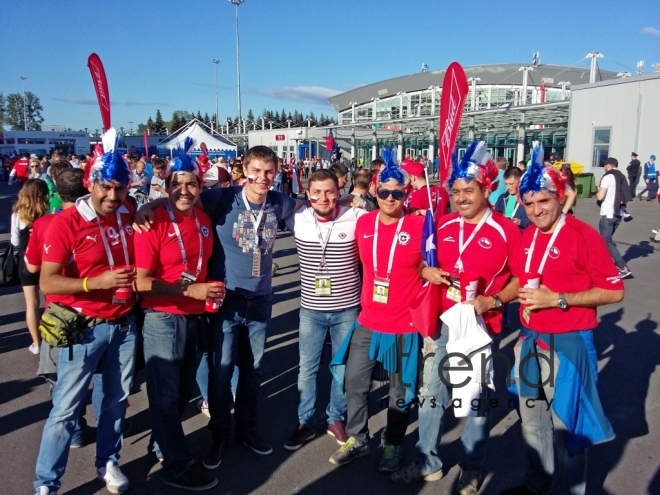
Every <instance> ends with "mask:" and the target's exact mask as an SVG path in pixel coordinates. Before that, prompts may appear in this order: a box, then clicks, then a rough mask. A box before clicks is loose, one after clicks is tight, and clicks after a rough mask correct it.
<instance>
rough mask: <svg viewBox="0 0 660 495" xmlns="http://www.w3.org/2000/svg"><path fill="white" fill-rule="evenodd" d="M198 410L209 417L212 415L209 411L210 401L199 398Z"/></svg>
mask: <svg viewBox="0 0 660 495" xmlns="http://www.w3.org/2000/svg"><path fill="white" fill-rule="evenodd" d="M197 410H198V411H199V412H201V413H202V414H203V415H204V416H206V417H207V418H210V417H211V413H210V412H209V403H208V401H205V400H204V399H199V400H198V401H197Z"/></svg>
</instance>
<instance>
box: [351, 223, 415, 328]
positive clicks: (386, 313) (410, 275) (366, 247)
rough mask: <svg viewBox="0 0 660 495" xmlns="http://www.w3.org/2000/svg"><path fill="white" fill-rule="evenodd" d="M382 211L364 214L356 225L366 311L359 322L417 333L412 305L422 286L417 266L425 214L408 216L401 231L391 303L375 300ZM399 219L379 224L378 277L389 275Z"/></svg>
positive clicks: (363, 310) (391, 288)
mask: <svg viewBox="0 0 660 495" xmlns="http://www.w3.org/2000/svg"><path fill="white" fill-rule="evenodd" d="M378 213H379V212H378V211H372V212H370V213H367V214H366V215H362V216H361V217H360V218H359V220H358V221H357V225H356V227H355V237H356V239H357V243H358V251H359V253H360V261H361V262H362V265H363V268H364V280H363V283H362V295H361V298H360V300H361V304H362V310H361V311H360V315H359V316H358V322H359V323H360V324H361V325H363V326H365V327H366V328H369V329H370V330H377V331H379V332H384V333H409V332H415V331H416V330H415V328H413V327H412V319H411V317H410V304H411V303H412V301H413V299H414V298H415V297H416V296H417V294H418V292H419V290H420V289H421V287H422V280H421V279H420V278H419V275H418V272H417V268H418V267H419V264H420V263H421V262H422V254H421V246H422V226H423V225H424V217H421V216H419V215H406V216H405V217H404V220H403V225H402V226H401V232H399V240H398V243H397V246H396V250H395V252H394V260H393V263H392V274H391V276H390V285H389V294H388V298H387V303H386V304H384V303H380V302H375V301H374V300H373V297H374V279H375V276H374V263H373V251H372V250H373V242H374V225H375V223H374V222H375V220H376V218H377V216H378ZM396 227H397V222H395V223H393V224H391V225H384V224H383V223H382V222H381V223H380V225H379V227H378V245H377V246H376V247H377V250H376V254H377V256H378V277H379V278H385V277H386V275H387V265H388V261H389V258H390V250H391V248H392V241H393V240H394V234H395V233H396Z"/></svg>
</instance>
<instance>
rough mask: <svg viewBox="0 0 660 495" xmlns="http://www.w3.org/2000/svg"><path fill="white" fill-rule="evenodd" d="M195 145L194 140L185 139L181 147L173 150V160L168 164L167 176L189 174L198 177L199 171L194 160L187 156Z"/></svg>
mask: <svg viewBox="0 0 660 495" xmlns="http://www.w3.org/2000/svg"><path fill="white" fill-rule="evenodd" d="M194 144H195V140H194V139H193V138H191V137H187V138H186V140H185V141H184V143H183V148H182V147H177V148H176V149H175V150H174V153H173V155H174V157H173V160H172V161H171V162H170V166H169V169H168V170H167V175H170V174H172V173H175V172H190V173H193V174H195V175H199V170H198V168H197V162H195V159H194V158H193V157H192V156H190V155H189V154H188V151H189V150H190V149H191V148H192V147H193V145H194Z"/></svg>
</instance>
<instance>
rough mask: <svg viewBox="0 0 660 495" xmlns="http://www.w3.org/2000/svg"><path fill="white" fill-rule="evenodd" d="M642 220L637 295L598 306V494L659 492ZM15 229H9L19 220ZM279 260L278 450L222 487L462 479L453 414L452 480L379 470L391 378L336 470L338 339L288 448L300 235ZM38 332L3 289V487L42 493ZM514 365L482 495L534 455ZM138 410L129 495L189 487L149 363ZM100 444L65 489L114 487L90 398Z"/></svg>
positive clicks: (304, 490)
mask: <svg viewBox="0 0 660 495" xmlns="http://www.w3.org/2000/svg"><path fill="white" fill-rule="evenodd" d="M15 194H16V186H14V187H8V186H7V185H6V183H4V182H2V183H0V224H5V225H7V226H8V225H9V215H10V208H11V203H12V202H13V201H14V199H15ZM629 206H630V207H629V211H630V212H631V213H632V215H633V216H634V220H633V221H632V222H630V223H626V224H623V225H622V226H621V227H620V229H619V231H618V232H617V233H616V234H615V241H616V242H617V244H618V246H619V249H620V251H621V252H622V253H623V256H624V258H625V259H626V260H627V261H628V265H629V267H630V268H631V269H632V271H633V273H634V278H632V279H629V280H626V282H625V285H626V297H625V299H624V301H623V302H622V303H620V304H615V305H610V306H606V307H602V308H600V309H599V317H600V321H601V324H600V326H599V328H598V331H597V332H596V335H595V342H596V347H597V351H598V359H599V369H600V381H599V389H600V391H601V397H602V399H603V403H604V407H605V411H606V412H607V414H608V417H609V418H610V421H611V422H612V424H613V426H614V429H615V431H616V434H617V436H616V439H615V440H613V441H611V442H608V443H605V444H602V445H597V446H594V447H592V448H591V449H590V451H589V467H588V488H587V493H589V494H592V493H593V494H611V495H619V494H635V495H636V494H645V493H649V494H660V468H659V466H660V449H659V448H658V444H659V443H660V436H659V435H658V432H659V431H660V379H659V377H658V374H656V369H657V367H658V365H660V331H659V330H658V321H659V313H660V309H659V308H658V291H659V289H660V285H659V284H658V276H659V275H660V267H659V266H658V262H660V245H656V244H653V243H651V242H649V240H648V237H649V235H650V231H651V229H652V228H658V227H660V205H659V204H658V203H657V202H649V203H647V202H638V201H635V202H634V203H632V204H631V205H629ZM577 216H578V217H579V218H582V219H584V220H585V221H587V222H589V223H590V224H591V225H594V226H596V225H597V222H598V208H597V207H596V205H595V200H593V199H581V200H579V202H578V207H577ZM7 228H8V227H7ZM8 240H9V234H8V232H7V229H5V230H4V231H2V232H0V247H3V246H4V245H6V242H8ZM275 261H276V262H277V263H278V264H279V265H280V269H279V271H278V272H277V274H276V276H275V277H274V279H273V282H274V284H273V285H274V291H275V295H274V302H275V304H274V308H273V320H272V324H271V328H270V332H269V336H268V343H267V349H266V354H265V357H264V377H265V379H264V381H263V384H262V390H261V397H260V406H259V431H260V432H261V434H262V435H263V437H264V438H265V439H266V440H268V441H269V442H270V443H271V444H272V445H273V447H274V452H273V454H271V455H270V456H265V457H263V456H260V455H257V454H255V453H253V452H252V451H250V450H248V449H247V448H246V447H243V446H241V445H237V444H232V446H231V448H230V450H229V451H228V453H227V455H226V458H225V459H224V460H223V462H222V464H221V465H220V467H219V468H218V469H216V470H215V474H216V475H217V477H218V479H219V480H220V483H219V484H218V486H217V487H216V488H214V489H213V490H211V491H209V493H214V494H227V495H230V494H231V495H240V494H263V495H280V494H282V495H284V494H309V495H318V494H333V495H335V494H347V495H352V494H383V495H385V494H395V493H396V494H401V495H408V494H418V493H419V494H441V495H443V494H451V493H453V490H452V488H453V487H454V486H455V483H456V481H457V478H458V475H459V471H460V469H459V467H458V465H457V463H458V461H459V457H460V442H459V440H458V439H459V436H460V433H461V431H462V425H463V422H464V420H457V419H454V417H453V415H452V414H451V413H450V414H449V415H448V417H447V419H446V421H445V434H444V436H443V439H442V446H441V451H440V452H441V456H442V458H443V462H444V463H445V466H444V470H445V478H444V479H443V480H440V481H437V482H427V483H420V484H417V485H414V486H411V487H400V486H396V485H393V484H392V483H391V482H390V480H389V478H388V476H386V475H384V474H382V473H379V472H378V471H377V464H378V460H379V457H380V449H379V448H378V444H379V441H378V440H379V438H380V432H381V430H382V428H383V426H384V423H385V411H384V410H383V409H382V408H381V407H380V405H379V404H380V403H381V402H380V399H382V398H383V397H384V396H385V395H386V393H387V387H386V384H385V383H380V382H374V384H373V391H372V393H371V398H370V411H371V414H372V416H371V419H370V422H369V428H370V431H371V436H372V441H371V447H372V452H371V454H370V455H368V456H366V457H362V458H360V459H356V460H354V461H353V462H352V463H351V464H349V465H347V466H343V467H336V466H334V465H332V464H330V463H329V462H328V457H329V456H330V455H331V454H332V453H333V452H334V451H335V450H336V449H337V448H338V447H339V446H338V445H337V443H336V442H335V440H334V438H333V437H331V436H330V435H327V434H325V428H324V426H323V425H324V424H325V416H324V411H325V406H326V405H327V401H328V397H329V385H330V379H331V378H330V373H329V371H328V366H327V365H328V363H329V359H330V347H329V346H326V349H325V350H324V354H323V362H322V366H321V370H320V373H319V399H318V404H317V418H318V425H319V427H318V435H317V437H316V438H315V439H314V440H312V441H310V442H309V443H308V444H306V445H305V446H304V447H303V448H301V449H300V450H298V451H296V452H289V451H286V450H284V449H283V448H282V445H283V443H284V441H285V440H286V439H287V438H288V436H289V435H290V434H291V432H292V431H293V429H294V428H295V426H296V424H297V414H296V407H297V396H298V392H297V387H296V379H297V370H298V366H297V365H298V309H299V307H300V303H299V289H300V285H299V273H298V259H297V255H296V251H295V246H294V242H293V238H292V237H291V236H290V235H289V234H280V235H279V236H278V240H277V242H276V252H275ZM516 336H517V331H516V330H515V329H513V330H511V331H509V332H508V333H506V334H505V335H504V338H503V340H502V344H501V348H502V349H503V350H504V352H507V353H509V354H511V349H512V345H513V342H514V341H515V338H516ZM29 344H30V338H29V336H28V333H27V330H26V328H25V317H24V300H23V296H22V293H21V289H20V287H9V288H0V493H1V494H8V495H13V494H27V493H32V482H33V480H34V466H35V460H36V457H37V453H38V449H39V443H40V438H41V432H42V429H43V425H44V422H45V420H46V418H47V416H48V412H49V410H50V407H51V403H50V397H49V388H48V386H47V385H46V383H45V382H44V380H43V379H41V378H39V377H36V376H35V373H36V369H37V359H38V358H37V356H33V355H32V354H30V353H29V352H28V350H27V348H28V346H29ZM506 371H507V370H505V369H504V364H503V363H497V368H496V373H497V374H498V375H499V379H500V380H499V385H498V390H497V392H496V397H497V398H499V399H500V403H501V404H503V405H502V406H501V407H499V408H497V409H496V410H495V414H494V418H493V424H492V430H491V439H490V443H489V445H488V458H487V461H486V466H485V468H484V472H485V474H486V476H485V480H484V482H483V485H482V488H481V490H480V492H479V493H482V494H488V495H493V494H497V493H499V491H500V490H502V489H504V488H506V487H509V486H513V485H516V484H519V483H520V482H522V479H523V474H524V471H525V465H526V460H525V454H524V449H523V443H522V438H521V434H520V422H519V419H518V416H517V413H516V411H515V410H513V409H509V408H508V407H506V406H504V404H507V400H506V399H507V395H506V391H505V390H504V387H503V382H502V379H503V377H504V375H505V372H506ZM134 389H135V390H134V393H133V394H132V395H131V397H130V408H129V409H128V411H127V418H128V420H129V421H128V422H129V424H130V429H129V431H127V433H126V435H125V437H124V446H123V449H122V451H121V456H122V457H121V460H120V464H121V467H122V469H123V471H124V473H125V474H126V475H127V476H128V477H129V478H130V480H131V492H132V493H138V494H142V493H145V494H150V493H158V494H171V493H180V492H179V491H178V490H176V489H173V488H170V487H168V486H166V485H164V484H163V483H162V478H161V473H160V467H159V465H158V464H155V463H154V461H153V460H152V458H151V457H148V456H146V455H145V453H146V450H147V443H148V440H149V435H150V420H149V412H148V403H147V397H146V390H145V384H144V372H143V371H140V372H138V373H136V376H135V387H134ZM194 403H195V401H193V402H192V403H191V405H190V407H189V409H188V410H187V412H186V415H185V418H184V421H183V424H184V429H185V432H186V435H187V441H188V443H189V445H190V447H191V451H192V453H193V456H194V457H195V459H196V460H198V461H199V460H201V458H202V456H203V455H204V452H205V449H206V448H207V446H208V445H209V442H210V437H209V433H208V430H207V429H206V423H207V418H206V417H205V416H203V415H201V414H199V413H197V411H196V409H195V408H194ZM86 416H87V418H88V422H89V424H90V427H91V428H90V431H89V439H90V442H89V444H88V445H86V446H85V447H83V448H80V449H76V450H72V451H71V452H70V456H69V462H68V466H67V471H66V474H65V475H64V477H63V479H62V483H63V486H62V490H61V491H60V493H70V494H76V495H89V494H94V493H106V491H105V488H104V487H103V486H102V485H101V484H100V483H99V482H97V481H96V480H95V470H94V453H95V444H94V442H93V437H94V427H95V425H96V423H95V419H94V414H93V412H92V410H91V405H88V406H87V414H86ZM416 439H417V420H416V413H415V412H413V417H412V419H411V424H410V426H409V428H408V433H407V436H406V439H405V442H404V445H403V451H404V457H403V465H405V464H407V463H408V462H410V461H411V460H413V458H414V444H415V441H416Z"/></svg>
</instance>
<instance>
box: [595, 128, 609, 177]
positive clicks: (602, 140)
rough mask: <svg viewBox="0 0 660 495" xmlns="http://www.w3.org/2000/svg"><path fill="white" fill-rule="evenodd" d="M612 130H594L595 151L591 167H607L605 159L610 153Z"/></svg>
mask: <svg viewBox="0 0 660 495" xmlns="http://www.w3.org/2000/svg"><path fill="white" fill-rule="evenodd" d="M611 132H612V129H610V128H600V129H598V128H596V129H594V140H593V143H594V144H593V150H592V153H591V156H592V161H591V166H592V167H593V168H595V167H603V166H605V159H606V158H607V157H608V155H609V152H610V135H611Z"/></svg>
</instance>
